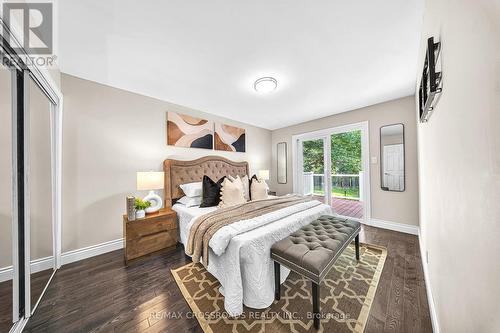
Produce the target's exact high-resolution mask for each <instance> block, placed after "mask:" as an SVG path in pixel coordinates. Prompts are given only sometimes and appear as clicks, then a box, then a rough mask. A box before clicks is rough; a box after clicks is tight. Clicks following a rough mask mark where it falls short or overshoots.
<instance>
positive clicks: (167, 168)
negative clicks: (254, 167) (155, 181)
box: [163, 156, 250, 207]
mask: <svg viewBox="0 0 500 333" xmlns="http://www.w3.org/2000/svg"><path fill="white" fill-rule="evenodd" d="M163 170H164V172H165V190H164V192H165V207H172V205H173V204H174V203H175V201H176V200H177V199H179V198H181V197H182V196H183V195H184V192H182V190H181V188H180V187H179V185H181V184H187V183H193V182H201V181H202V180H203V176H204V175H207V176H208V177H210V178H211V179H212V180H214V181H217V180H219V179H220V178H222V177H223V176H229V175H231V176H233V177H236V176H238V175H239V176H240V177H243V176H244V175H248V162H234V161H231V160H228V159H227V158H224V157H220V156H206V157H202V158H198V159H196V160H192V161H179V160H172V159H166V160H165V162H163ZM249 176H250V175H249Z"/></svg>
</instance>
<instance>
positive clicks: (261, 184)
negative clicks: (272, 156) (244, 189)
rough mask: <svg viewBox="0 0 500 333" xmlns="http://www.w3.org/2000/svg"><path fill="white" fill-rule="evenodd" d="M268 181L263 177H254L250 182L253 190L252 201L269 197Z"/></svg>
mask: <svg viewBox="0 0 500 333" xmlns="http://www.w3.org/2000/svg"><path fill="white" fill-rule="evenodd" d="M267 188H268V187H267V183H266V181H265V180H262V179H253V180H252V183H251V184H250V191H251V192H252V201H254V200H263V199H267Z"/></svg>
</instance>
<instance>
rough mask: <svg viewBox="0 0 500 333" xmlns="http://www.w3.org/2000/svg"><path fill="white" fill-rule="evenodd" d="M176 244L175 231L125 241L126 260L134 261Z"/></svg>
mask: <svg viewBox="0 0 500 333" xmlns="http://www.w3.org/2000/svg"><path fill="white" fill-rule="evenodd" d="M176 244H177V229H173V230H168V231H162V232H158V233H156V234H152V235H147V236H144V237H141V238H136V239H132V240H127V244H126V256H127V259H128V260H130V259H134V258H138V257H141V256H143V255H145V254H148V253H152V252H156V251H159V250H162V249H164V248H167V247H171V246H175V245H176Z"/></svg>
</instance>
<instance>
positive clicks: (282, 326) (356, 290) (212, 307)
mask: <svg viewBox="0 0 500 333" xmlns="http://www.w3.org/2000/svg"><path fill="white" fill-rule="evenodd" d="M360 251H361V258H360V261H359V262H357V261H356V259H355V254H354V246H353V245H352V244H351V245H350V246H349V247H347V248H346V249H345V250H344V253H343V254H342V255H341V256H340V257H339V259H338V260H337V262H336V264H335V266H334V268H332V270H331V271H330V273H329V274H328V275H327V277H326V278H325V279H324V280H323V282H322V283H321V287H320V288H321V327H320V330H319V332H363V330H364V327H365V325H366V321H367V319H368V314H369V312H370V307H371V304H372V301H373V297H374V296H375V291H376V290H377V285H378V282H379V279H380V275H381V273H382V269H383V267H384V263H385V258H386V256H387V250H386V249H385V248H382V247H378V246H374V245H368V244H361V246H360ZM172 274H173V276H174V277H175V280H176V281H177V284H178V285H179V288H180V289H181V291H182V294H183V295H184V298H185V299H186V301H187V302H188V304H189V305H190V307H191V309H192V310H193V313H192V314H191V315H192V316H196V318H197V319H198V322H199V323H200V325H201V327H202V328H203V330H204V331H205V332H207V333H212V332H215V333H225V332H238V333H242V332H252V333H254V332H255V333H257V332H273V333H278V332H316V330H315V329H314V326H313V320H312V298H311V282H310V281H308V280H306V279H304V278H302V277H301V276H299V275H298V274H295V273H294V272H291V273H290V275H289V276H288V278H287V280H286V281H285V283H284V284H282V286H281V300H280V301H278V302H276V301H274V303H273V304H272V305H271V306H270V307H269V308H267V309H263V310H255V309H250V308H247V307H245V310H244V313H243V314H242V315H241V316H239V317H237V318H231V317H229V316H228V314H227V313H226V312H225V311H224V296H222V295H221V294H220V292H219V286H220V284H219V282H218V281H217V280H216V279H215V278H214V277H213V276H212V275H211V274H210V273H208V272H207V271H206V270H205V268H204V267H203V265H201V264H193V263H190V264H187V265H185V266H182V267H180V268H178V269H175V270H172Z"/></svg>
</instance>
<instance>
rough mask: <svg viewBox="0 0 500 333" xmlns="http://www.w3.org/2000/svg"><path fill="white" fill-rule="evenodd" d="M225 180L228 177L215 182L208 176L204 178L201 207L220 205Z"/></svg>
mask: <svg viewBox="0 0 500 333" xmlns="http://www.w3.org/2000/svg"><path fill="white" fill-rule="evenodd" d="M225 178H226V176H224V177H222V178H221V179H219V180H218V181H217V182H214V181H213V180H212V179H210V177H208V176H207V175H205V176H203V181H202V192H201V204H200V207H213V206H217V205H218V204H219V202H220V189H221V187H222V182H223V181H224V179H225Z"/></svg>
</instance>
